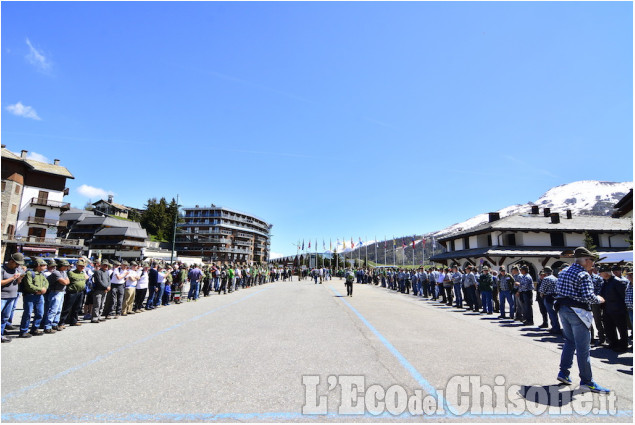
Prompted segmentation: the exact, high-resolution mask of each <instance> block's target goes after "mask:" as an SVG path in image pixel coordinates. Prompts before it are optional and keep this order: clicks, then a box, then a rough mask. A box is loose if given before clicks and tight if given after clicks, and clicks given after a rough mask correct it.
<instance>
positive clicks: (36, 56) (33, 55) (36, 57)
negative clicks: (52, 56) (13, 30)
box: [26, 38, 51, 71]
mask: <svg viewBox="0 0 635 425" xmlns="http://www.w3.org/2000/svg"><path fill="white" fill-rule="evenodd" d="M26 44H27V46H29V53H28V54H27V55H26V59H27V60H28V61H29V62H30V63H31V65H34V66H35V67H36V68H38V69H39V70H41V71H48V70H49V69H50V68H51V63H50V62H49V61H48V60H47V59H46V57H45V56H44V55H43V54H42V52H40V51H38V50H37V49H36V48H35V47H33V45H32V44H31V41H30V40H29V39H28V38H27V39H26Z"/></svg>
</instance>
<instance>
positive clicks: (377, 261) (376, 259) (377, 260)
mask: <svg viewBox="0 0 635 425" xmlns="http://www.w3.org/2000/svg"><path fill="white" fill-rule="evenodd" d="M375 263H379V259H378V258H377V235H375Z"/></svg>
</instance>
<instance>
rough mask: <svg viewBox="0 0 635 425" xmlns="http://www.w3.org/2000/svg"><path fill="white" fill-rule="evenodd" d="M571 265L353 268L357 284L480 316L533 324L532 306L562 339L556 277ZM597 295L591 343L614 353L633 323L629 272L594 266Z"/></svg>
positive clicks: (625, 345) (592, 273)
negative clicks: (536, 270) (537, 269)
mask: <svg viewBox="0 0 635 425" xmlns="http://www.w3.org/2000/svg"><path fill="white" fill-rule="evenodd" d="M569 267H570V265H568V264H564V265H562V266H561V267H559V268H558V269H556V270H552V269H551V268H550V267H545V268H544V269H542V270H541V271H540V273H539V274H538V276H537V278H534V277H533V276H531V274H530V273H529V267H528V266H526V265H521V266H512V267H511V268H510V270H509V271H508V270H507V268H506V267H499V268H498V269H497V270H495V269H490V267H488V266H487V265H486V266H481V267H477V266H472V265H469V266H467V267H466V268H464V269H463V268H461V267H459V266H458V265H455V266H452V267H429V268H423V267H421V268H419V269H418V270H413V269H410V270H408V269H405V268H384V267H382V268H360V269H357V270H353V271H352V274H353V276H354V277H351V280H352V279H355V282H356V283H360V284H375V285H377V286H381V287H384V288H387V289H388V290H391V291H398V292H401V293H403V294H411V295H412V296H416V297H421V298H426V299H430V300H432V301H437V302H439V303H441V304H445V305H448V306H454V307H456V308H460V309H465V310H467V311H473V312H478V313H480V314H483V315H492V314H495V313H496V314H498V319H509V320H513V321H518V322H521V323H522V324H524V325H527V326H534V304H537V306H538V313H539V314H540V317H541V318H542V323H540V324H539V325H538V327H539V328H544V329H547V330H548V332H550V333H552V334H557V335H562V326H561V324H560V320H559V319H558V314H557V312H556V310H555V307H554V304H555V302H556V297H557V291H556V286H557V282H558V276H559V275H560V274H561V273H562V272H563V271H564V270H566V269H568V268H569ZM589 274H590V277H591V280H592V282H593V290H594V294H595V295H599V296H602V297H603V298H604V300H605V301H604V302H603V303H602V304H591V311H592V315H593V322H594V327H592V328H591V331H592V339H593V344H594V345H597V346H607V347H608V348H610V349H611V350H614V351H616V352H625V351H626V350H627V349H628V345H629V344H628V335H627V334H628V328H630V329H631V330H632V326H633V325H632V323H633V271H632V269H631V268H623V267H621V266H619V265H613V266H611V267H609V266H606V265H600V266H594V267H593V268H592V269H591V271H590V273H589Z"/></svg>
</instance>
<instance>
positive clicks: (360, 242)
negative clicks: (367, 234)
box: [359, 238, 364, 246]
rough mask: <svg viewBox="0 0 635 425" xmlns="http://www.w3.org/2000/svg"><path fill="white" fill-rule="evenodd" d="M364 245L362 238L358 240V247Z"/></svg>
mask: <svg viewBox="0 0 635 425" xmlns="http://www.w3.org/2000/svg"><path fill="white" fill-rule="evenodd" d="M362 245H364V242H362V238H359V246H362Z"/></svg>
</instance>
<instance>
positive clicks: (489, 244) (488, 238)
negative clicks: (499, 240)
mask: <svg viewBox="0 0 635 425" xmlns="http://www.w3.org/2000/svg"><path fill="white" fill-rule="evenodd" d="M487 246H492V235H491V234H489V235H487Z"/></svg>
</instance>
